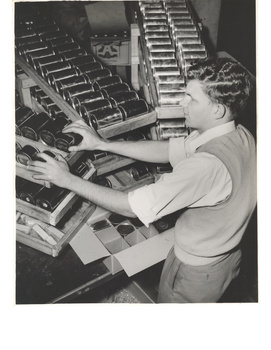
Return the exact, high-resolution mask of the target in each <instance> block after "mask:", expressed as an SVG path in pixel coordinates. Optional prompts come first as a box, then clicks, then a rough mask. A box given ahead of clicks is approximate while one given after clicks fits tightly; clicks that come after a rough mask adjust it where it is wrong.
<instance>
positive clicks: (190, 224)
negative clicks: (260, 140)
mask: <svg viewBox="0 0 271 350" xmlns="http://www.w3.org/2000/svg"><path fill="white" fill-rule="evenodd" d="M255 148H256V147H255V141H254V138H253V136H252V135H251V134H250V132H249V131H248V130H247V129H246V128H244V127H243V126H242V125H238V126H237V128H236V130H234V131H232V132H230V133H228V134H226V135H223V136H220V137H217V138H214V139H212V140H210V141H209V142H207V143H206V144H204V145H202V146H201V147H199V148H198V149H197V151H196V152H207V153H211V154H213V155H214V156H216V157H217V158H219V159H220V160H221V161H222V162H223V163H224V165H225V166H226V168H227V169H228V171H229V173H230V176H231V179H232V192H231V194H230V196H229V197H228V198H227V199H226V200H225V201H223V202H221V203H218V204H216V205H215V206H209V207H196V208H187V209H186V210H185V211H184V212H183V213H182V214H181V216H180V217H179V219H178V220H177V223H176V226H175V253H176V255H177V257H178V250H179V252H182V251H183V252H185V254H188V256H189V255H191V256H195V257H207V258H211V257H218V256H220V255H223V254H226V253H227V252H229V251H231V250H232V249H233V248H235V247H236V246H237V245H238V244H239V243H240V241H241V239H242V237H243V234H244V232H245V230H246V227H247V225H248V223H249V220H250V218H251V216H252V213H253V211H254V209H255V206H256V200H257V194H256V192H257V188H256V187H257V183H256V181H257V180H256V149H255Z"/></svg>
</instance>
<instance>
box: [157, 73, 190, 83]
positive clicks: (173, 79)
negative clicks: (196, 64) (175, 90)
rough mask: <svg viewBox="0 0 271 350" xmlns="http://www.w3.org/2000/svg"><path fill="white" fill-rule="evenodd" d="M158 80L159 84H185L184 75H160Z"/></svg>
mask: <svg viewBox="0 0 271 350" xmlns="http://www.w3.org/2000/svg"><path fill="white" fill-rule="evenodd" d="M155 79H156V81H157V83H158V84H174V83H179V84H183V85H184V84H185V79H184V75H181V74H179V75H177V74H175V75H158V76H157V77H156V78H155Z"/></svg>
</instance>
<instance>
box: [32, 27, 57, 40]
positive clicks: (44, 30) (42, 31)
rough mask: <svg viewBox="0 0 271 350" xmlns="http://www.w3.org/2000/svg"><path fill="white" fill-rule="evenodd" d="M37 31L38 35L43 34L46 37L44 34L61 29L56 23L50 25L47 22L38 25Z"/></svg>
mask: <svg viewBox="0 0 271 350" xmlns="http://www.w3.org/2000/svg"><path fill="white" fill-rule="evenodd" d="M35 31H36V33H37V34H38V35H42V36H43V38H45V37H46V36H45V35H44V34H46V33H55V32H57V31H59V27H58V26H57V25H56V24H50V25H47V24H46V25H43V26H39V27H37V28H36V29H35Z"/></svg>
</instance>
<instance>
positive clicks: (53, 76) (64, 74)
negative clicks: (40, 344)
mask: <svg viewBox="0 0 271 350" xmlns="http://www.w3.org/2000/svg"><path fill="white" fill-rule="evenodd" d="M78 75H79V72H78V70H77V68H67V69H64V70H61V71H59V72H53V73H49V74H48V76H47V80H48V83H49V84H50V85H51V86H53V87H54V86H55V83H56V82H57V81H58V80H62V79H67V78H71V77H76V76H78Z"/></svg>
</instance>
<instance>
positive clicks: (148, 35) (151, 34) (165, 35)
mask: <svg viewBox="0 0 271 350" xmlns="http://www.w3.org/2000/svg"><path fill="white" fill-rule="evenodd" d="M145 38H146V39H147V40H148V39H151V38H155V39H157V38H170V34H169V31H168V30H167V31H164V32H162V31H159V32H158V31H157V32H155V31H149V32H147V33H145Z"/></svg>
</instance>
